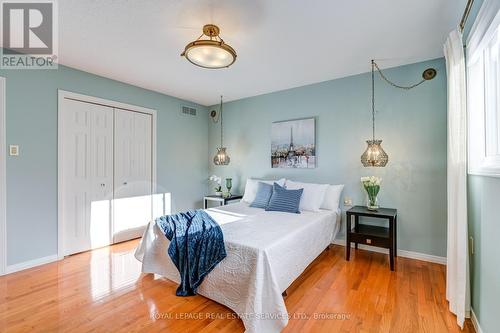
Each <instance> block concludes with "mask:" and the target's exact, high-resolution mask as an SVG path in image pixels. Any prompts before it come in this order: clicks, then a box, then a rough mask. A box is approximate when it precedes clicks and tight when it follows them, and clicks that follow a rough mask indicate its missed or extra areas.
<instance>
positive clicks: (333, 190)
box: [321, 185, 344, 210]
mask: <svg viewBox="0 0 500 333" xmlns="http://www.w3.org/2000/svg"><path fill="white" fill-rule="evenodd" d="M343 190H344V185H328V188H327V189H326V193H325V198H324V200H323V203H322V204H321V208H322V209H329V210H337V209H338V208H339V207H340V195H341V194H342V191H343Z"/></svg>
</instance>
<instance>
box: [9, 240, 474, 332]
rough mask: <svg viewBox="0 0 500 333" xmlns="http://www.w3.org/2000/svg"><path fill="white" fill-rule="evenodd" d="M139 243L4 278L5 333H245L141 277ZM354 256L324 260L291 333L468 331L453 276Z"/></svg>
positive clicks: (217, 310) (226, 317)
mask: <svg viewBox="0 0 500 333" xmlns="http://www.w3.org/2000/svg"><path fill="white" fill-rule="evenodd" d="M136 244H137V241H130V242H126V243H122V244H117V245H114V246H112V247H108V248H103V249H99V250H95V251H92V252H86V253H82V254H78V255H74V256H71V257H69V258H67V259H65V260H63V261H59V262H55V263H51V264H47V265H44V266H40V267H37V268H32V269H29V270H26V271H22V272H18V273H15V274H11V275H8V276H4V277H0V332H72V333H76V332H148V333H149V332H243V331H244V328H243V324H242V322H241V321H240V320H238V319H233V318H232V317H233V316H234V314H233V313H232V312H231V311H230V310H229V309H227V308H226V307H224V306H222V305H220V304H217V303H215V302H213V301H211V300H209V299H206V298H204V297H202V296H194V297H188V298H181V297H176V296H175V289H176V285H175V284H174V283H172V282H170V281H168V280H166V279H163V278H161V277H159V276H153V275H145V274H141V273H140V263H139V262H137V261H136V260H135V258H134V257H133V252H134V249H135V246H136ZM396 269H397V270H396V271H395V272H391V271H390V270H389V267H388V259H387V256H386V255H382V254H380V253H372V252H367V251H363V250H355V251H353V254H352V259H351V261H349V262H346V261H345V260H344V248H343V247H341V246H333V247H332V248H330V249H328V250H326V251H325V252H323V253H322V254H321V255H320V256H319V257H318V258H317V259H316V260H315V261H314V263H312V264H311V266H309V268H308V269H307V270H306V271H305V272H304V273H303V274H302V276H301V277H300V278H299V279H298V280H297V281H295V283H294V284H293V285H292V286H291V287H290V288H289V289H288V290H287V294H288V296H287V297H286V299H285V302H286V306H287V309H288V311H289V312H290V315H291V316H292V319H291V320H290V322H289V324H288V326H287V327H286V328H285V330H284V332H398V333H399V332H474V329H473V327H472V324H471V322H470V321H467V323H466V327H465V329H464V330H463V331H461V330H460V329H459V328H458V326H457V325H456V323H455V321H456V319H455V317H454V316H453V315H452V314H451V313H450V312H448V304H447V302H446V299H445V267H444V266H442V265H438V264H431V263H427V262H423V261H417V260H411V259H405V258H398V259H397V266H396Z"/></svg>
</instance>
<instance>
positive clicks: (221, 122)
mask: <svg viewBox="0 0 500 333" xmlns="http://www.w3.org/2000/svg"><path fill="white" fill-rule="evenodd" d="M222 124H223V121H222V95H220V147H221V148H222V147H223V145H222V143H223V141H222V133H223V131H222V127H223V125H222Z"/></svg>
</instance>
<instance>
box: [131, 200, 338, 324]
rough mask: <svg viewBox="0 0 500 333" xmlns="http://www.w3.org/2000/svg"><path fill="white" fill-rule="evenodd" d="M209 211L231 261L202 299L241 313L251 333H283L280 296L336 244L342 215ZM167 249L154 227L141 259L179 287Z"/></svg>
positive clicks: (207, 282) (207, 284)
mask: <svg viewBox="0 0 500 333" xmlns="http://www.w3.org/2000/svg"><path fill="white" fill-rule="evenodd" d="M206 211H207V213H208V214H210V216H212V218H213V219H214V220H215V221H217V223H219V224H220V226H221V229H222V231H223V234H224V243H225V246H226V251H227V257H226V258H225V259H224V260H223V261H222V262H221V263H219V265H217V266H216V267H215V268H214V270H213V271H212V272H210V273H209V274H208V275H207V276H206V277H205V279H204V281H203V283H202V284H201V285H200V287H199V288H198V293H199V294H201V295H203V296H205V297H208V298H210V299H212V300H214V301H216V302H219V303H221V304H224V305H225V306H227V307H229V308H230V309H231V310H233V311H234V312H236V313H237V314H238V316H239V317H240V318H241V319H242V321H243V323H244V325H245V329H246V332H280V331H281V330H282V329H283V328H284V327H285V326H286V325H287V323H288V313H287V310H286V307H285V303H284V301H283V297H282V295H281V294H282V292H283V291H285V290H286V288H288V286H290V284H291V283H292V282H293V281H294V280H295V279H296V278H297V277H298V276H299V275H300V274H301V273H302V272H303V271H304V269H305V268H306V267H307V266H308V265H309V264H310V263H311V262H312V261H313V260H314V259H315V258H316V257H317V256H318V255H319V254H320V253H321V252H322V251H323V250H324V249H325V248H326V247H327V246H328V245H329V244H331V243H332V241H333V240H334V238H335V236H336V234H337V232H338V230H339V228H340V210H338V211H330V210H321V211H319V212H306V211H304V212H302V213H301V214H290V213H284V212H266V211H265V210H263V209H259V208H252V207H249V206H248V204H246V203H243V202H240V203H235V204H230V205H226V206H223V207H220V208H211V209H207V210H206ZM168 246H169V241H168V239H167V238H166V237H165V236H164V235H163V234H162V232H161V231H160V229H159V228H158V227H157V226H156V223H154V222H151V223H150V224H149V225H148V227H147V229H146V231H145V233H144V236H143V238H142V239H141V242H140V243H139V246H138V248H137V250H136V258H137V259H138V260H140V261H141V262H142V271H143V272H144V273H155V274H159V275H162V276H164V277H166V278H168V279H170V280H172V281H175V282H177V283H178V282H179V281H180V277H179V272H178V271H177V269H176V268H175V266H174V264H173V263H172V261H171V260H170V257H169V256H168V254H167V248H168Z"/></svg>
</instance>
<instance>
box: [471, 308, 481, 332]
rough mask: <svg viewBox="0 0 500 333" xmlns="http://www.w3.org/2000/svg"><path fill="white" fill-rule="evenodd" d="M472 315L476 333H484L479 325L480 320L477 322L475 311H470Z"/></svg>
mask: <svg viewBox="0 0 500 333" xmlns="http://www.w3.org/2000/svg"><path fill="white" fill-rule="evenodd" d="M470 313H471V316H470V319H471V321H472V325H474V329H475V330H476V333H483V330H482V329H481V325H479V320H477V317H476V314H475V313H474V309H470Z"/></svg>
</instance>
